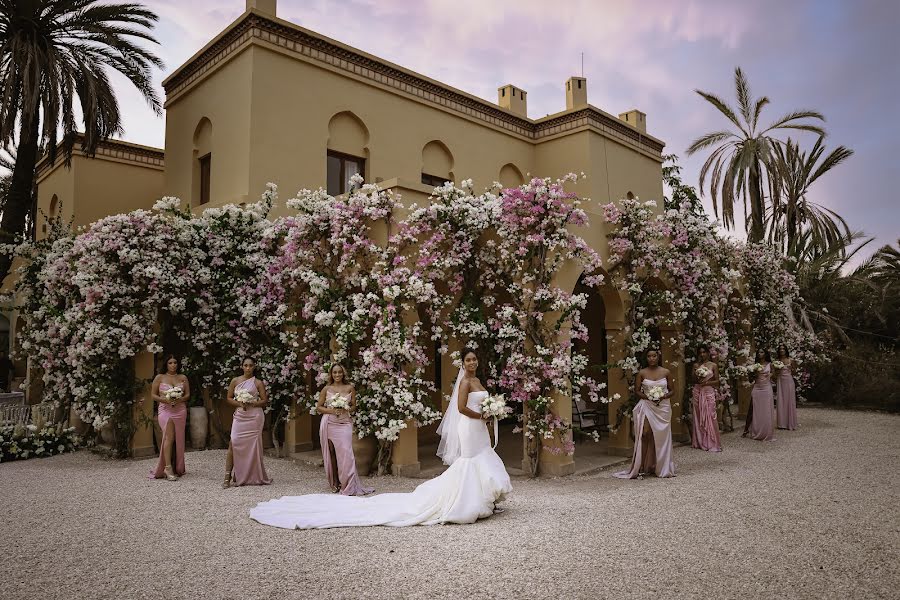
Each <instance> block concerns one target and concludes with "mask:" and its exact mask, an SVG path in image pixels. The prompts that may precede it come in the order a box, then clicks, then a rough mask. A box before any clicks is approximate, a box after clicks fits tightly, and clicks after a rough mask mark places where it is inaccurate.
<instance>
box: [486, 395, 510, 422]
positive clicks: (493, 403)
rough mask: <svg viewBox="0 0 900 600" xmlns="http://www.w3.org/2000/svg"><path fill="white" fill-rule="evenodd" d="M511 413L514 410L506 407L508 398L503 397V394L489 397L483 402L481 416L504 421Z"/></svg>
mask: <svg viewBox="0 0 900 600" xmlns="http://www.w3.org/2000/svg"><path fill="white" fill-rule="evenodd" d="M511 412H512V409H511V408H510V407H508V406H507V405H506V398H504V397H503V394H497V395H495V396H488V397H487V398H485V399H484V400H482V401H481V414H482V415H484V416H486V417H494V418H495V419H502V418H504V417H506V415H508V414H509V413H511Z"/></svg>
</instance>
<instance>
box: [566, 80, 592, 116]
mask: <svg viewBox="0 0 900 600" xmlns="http://www.w3.org/2000/svg"><path fill="white" fill-rule="evenodd" d="M587 105H588V101H587V79H585V78H584V77H569V80H568V81H567V82H566V110H573V109H575V108H585V107H586V106H587Z"/></svg>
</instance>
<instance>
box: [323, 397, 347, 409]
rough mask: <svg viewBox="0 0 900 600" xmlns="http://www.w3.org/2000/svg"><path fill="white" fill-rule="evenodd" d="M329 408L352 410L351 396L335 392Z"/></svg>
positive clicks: (329, 402)
mask: <svg viewBox="0 0 900 600" xmlns="http://www.w3.org/2000/svg"><path fill="white" fill-rule="evenodd" d="M328 408H331V409H334V410H350V397H349V396H344V395H342V394H335V395H334V396H332V397H331V399H330V400H329V401H328Z"/></svg>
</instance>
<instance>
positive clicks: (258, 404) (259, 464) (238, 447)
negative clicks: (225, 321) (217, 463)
mask: <svg viewBox="0 0 900 600" xmlns="http://www.w3.org/2000/svg"><path fill="white" fill-rule="evenodd" d="M241 369H243V371H244V374H243V375H242V376H240V377H235V378H234V379H232V380H231V384H230V385H229V386H228V396H227V397H226V402H228V404H230V405H231V406H234V407H235V411H234V420H233V421H232V423H231V443H230V444H228V453H227V454H226V455H225V481H223V482H222V487H223V488H227V487H230V486H232V485H268V484H270V483H272V480H271V479H269V476H268V475H267V474H266V467H265V465H264V464H263V441H262V430H263V424H264V423H265V421H266V415H265V413H264V412H263V407H264V406H266V405H267V404H268V403H269V396H268V394H266V386H265V384H263V382H262V381H260V380H259V379H257V378H256V377H255V376H254V374H253V373H254V371H255V370H256V362H255V361H254V360H253V359H252V358H250V357H249V356H248V357H247V358H245V359H244V361H243V362H242V363H241ZM241 391H245V392H248V393H249V394H250V395H251V396H252V397H253V401H252V402H247V403H241V402H238V401H237V400H235V399H234V397H235V395H236V394H237V393H238V392H241Z"/></svg>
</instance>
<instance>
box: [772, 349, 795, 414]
mask: <svg viewBox="0 0 900 600" xmlns="http://www.w3.org/2000/svg"><path fill="white" fill-rule="evenodd" d="M777 352H778V360H779V361H781V362H782V363H783V364H784V368H783V369H776V370H775V371H776V373H777V376H776V378H775V409H776V412H777V414H778V429H791V430H793V429H797V388H796V386H795V385H794V374H793V366H794V361H793V360H792V359H791V355H790V353H789V352H788V349H787V346H785V345H784V344H781V345H780V346H778V351H777Z"/></svg>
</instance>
